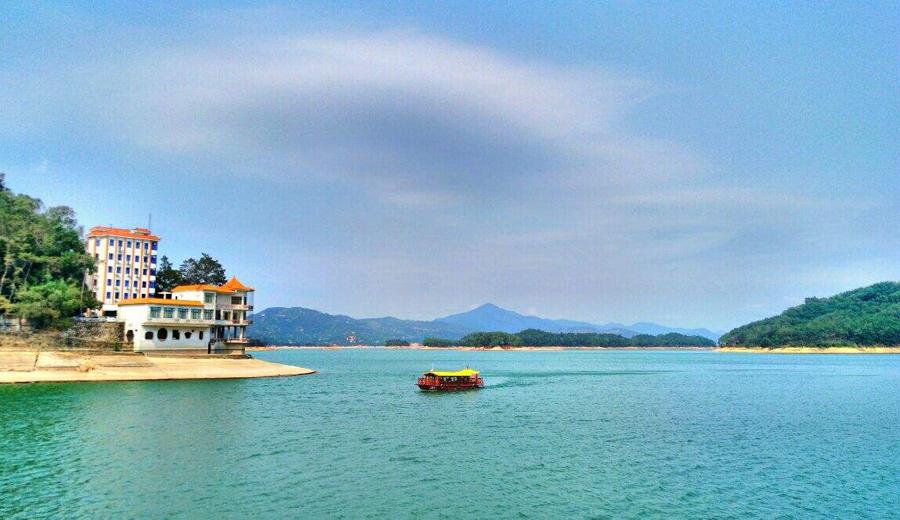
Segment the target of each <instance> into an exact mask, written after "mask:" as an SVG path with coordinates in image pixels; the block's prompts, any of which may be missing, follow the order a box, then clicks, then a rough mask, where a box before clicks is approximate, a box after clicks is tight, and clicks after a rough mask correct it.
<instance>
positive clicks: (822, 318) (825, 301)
mask: <svg viewBox="0 0 900 520" xmlns="http://www.w3.org/2000/svg"><path fill="white" fill-rule="evenodd" d="M720 343H721V344H722V345H725V346H738V347H782V346H796V345H815V346H845V345H887V346H896V345H900V283H897V282H882V283H877V284H875V285H871V286H869V287H863V288H861V289H854V290H852V291H847V292H845V293H841V294H838V295H836V296H832V297H830V298H807V299H806V302H805V303H803V304H802V305H798V306H796V307H791V308H790V309H788V310H786V311H784V312H783V313H781V314H779V315H778V316H773V317H771V318H766V319H764V320H760V321H755V322H753V323H749V324H747V325H743V326H741V327H738V328H736V329H734V330H732V331H731V332H729V333H727V334H725V335H724V336H722V338H721V340H720Z"/></svg>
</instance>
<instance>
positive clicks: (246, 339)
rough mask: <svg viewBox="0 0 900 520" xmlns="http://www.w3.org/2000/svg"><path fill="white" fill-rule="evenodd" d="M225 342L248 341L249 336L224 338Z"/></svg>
mask: <svg viewBox="0 0 900 520" xmlns="http://www.w3.org/2000/svg"><path fill="white" fill-rule="evenodd" d="M221 341H224V342H225V343H250V338H224V339H222V340H221Z"/></svg>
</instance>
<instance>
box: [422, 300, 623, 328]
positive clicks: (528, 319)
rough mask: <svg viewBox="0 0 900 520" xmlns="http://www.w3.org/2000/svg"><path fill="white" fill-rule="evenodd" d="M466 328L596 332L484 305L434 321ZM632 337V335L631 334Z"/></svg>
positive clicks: (585, 325) (581, 324) (580, 325)
mask: <svg viewBox="0 0 900 520" xmlns="http://www.w3.org/2000/svg"><path fill="white" fill-rule="evenodd" d="M434 321H435V322H439V323H448V324H453V325H459V326H463V327H466V328H468V329H470V330H474V331H495V332H510V333H513V332H519V331H522V330H525V329H538V330H543V331H545V332H598V331H599V329H598V328H597V326H596V325H592V324H590V323H586V322H582V321H571V320H550V319H547V318H539V317H537V316H525V315H523V314H519V313H518V312H515V311H510V310H507V309H504V308H502V307H498V306H496V305H494V304H493V303H485V304H484V305H482V306H481V307H478V308H476V309H472V310H471V311H467V312H462V313H459V314H451V315H450V316H445V317H443V318H438V319H436V320H434ZM632 335H633V334H632Z"/></svg>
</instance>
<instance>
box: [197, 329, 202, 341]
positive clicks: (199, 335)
mask: <svg viewBox="0 0 900 520" xmlns="http://www.w3.org/2000/svg"><path fill="white" fill-rule="evenodd" d="M197 337H198V338H200V339H203V331H202V330H201V331H200V332H198V333H197Z"/></svg>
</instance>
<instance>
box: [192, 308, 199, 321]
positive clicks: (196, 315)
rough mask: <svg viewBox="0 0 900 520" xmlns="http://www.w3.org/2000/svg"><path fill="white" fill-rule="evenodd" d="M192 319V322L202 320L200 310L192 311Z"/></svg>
mask: <svg viewBox="0 0 900 520" xmlns="http://www.w3.org/2000/svg"><path fill="white" fill-rule="evenodd" d="M191 319H192V320H199V319H200V309H191Z"/></svg>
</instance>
